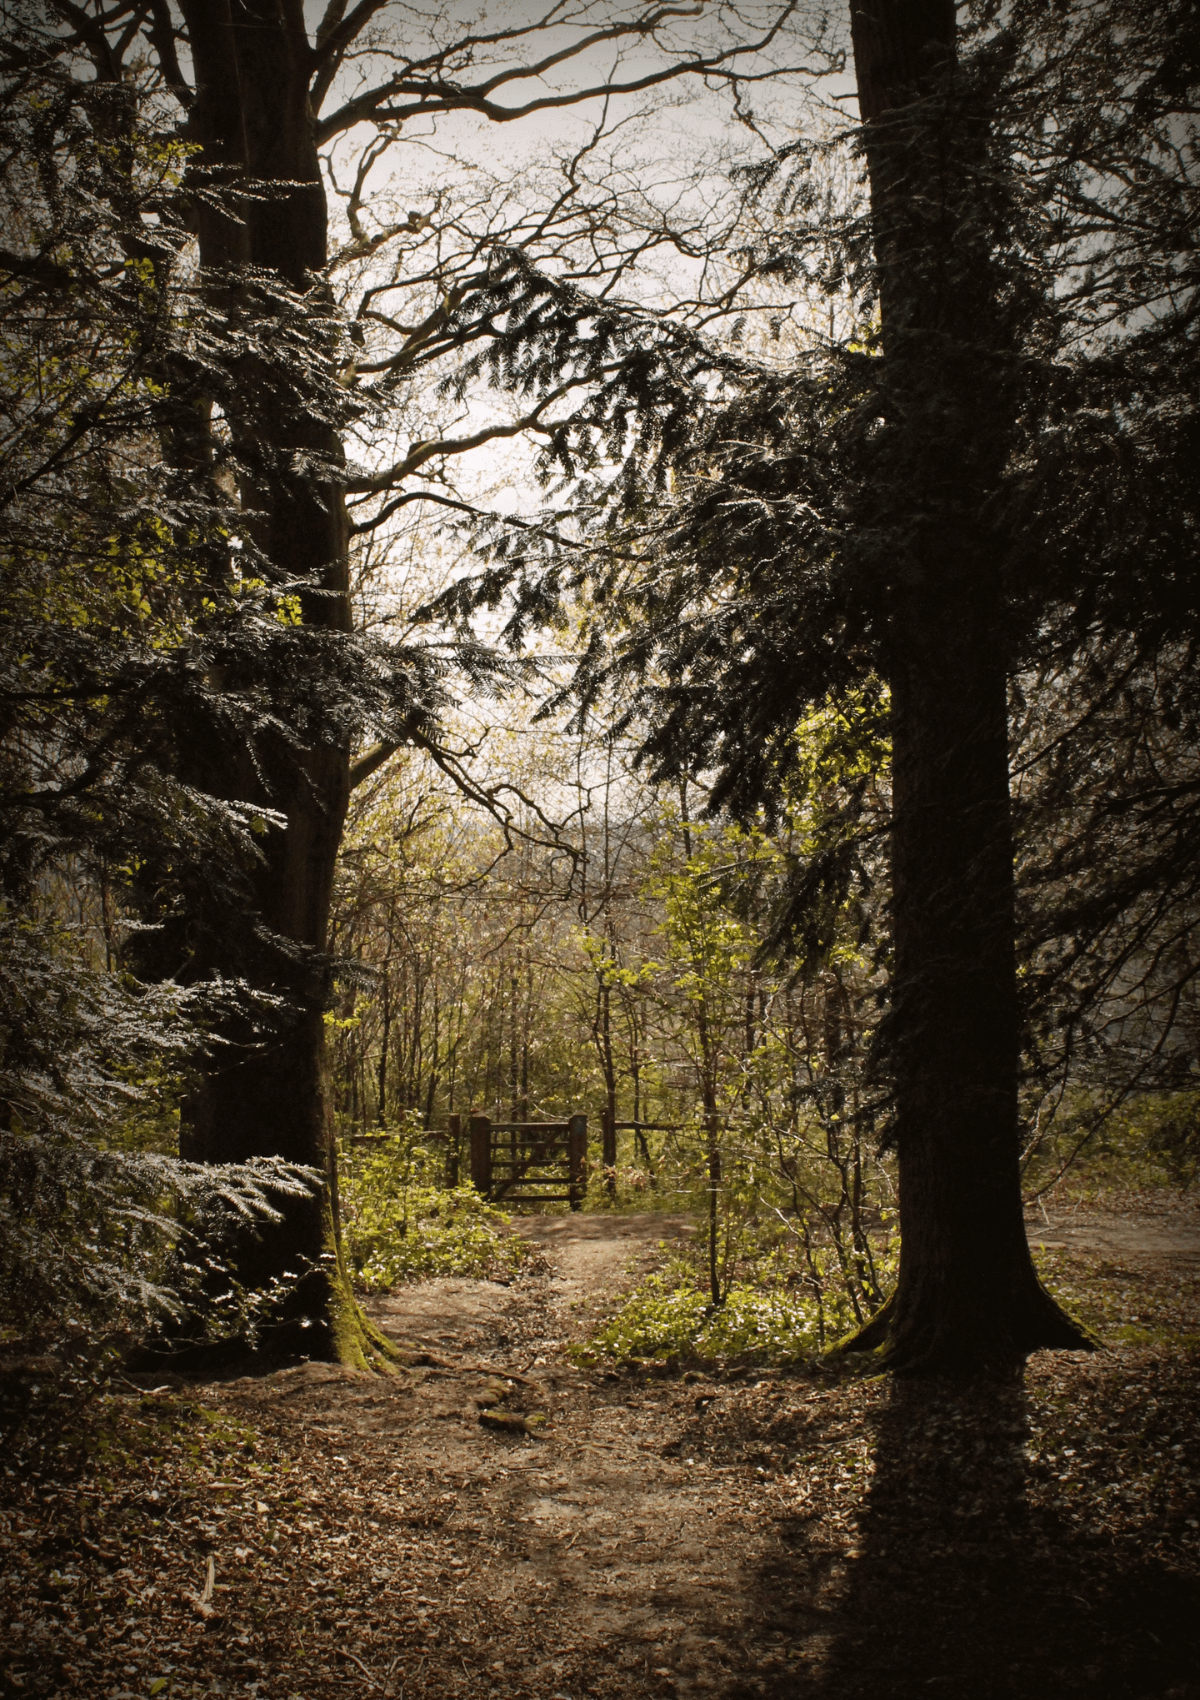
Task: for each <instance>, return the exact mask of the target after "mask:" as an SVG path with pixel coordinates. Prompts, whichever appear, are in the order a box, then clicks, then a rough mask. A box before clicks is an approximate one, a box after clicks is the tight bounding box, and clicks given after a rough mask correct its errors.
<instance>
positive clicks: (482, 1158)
mask: <svg viewBox="0 0 1200 1700" xmlns="http://www.w3.org/2000/svg"><path fill="white" fill-rule="evenodd" d="M471 1184H472V1186H475V1187H478V1189H479V1191H480V1192H482V1193H484V1194H485V1195H486V1194H487V1193H489V1192H491V1190H492V1122H491V1117H490V1116H481V1115H473V1116H472V1117H471Z"/></svg>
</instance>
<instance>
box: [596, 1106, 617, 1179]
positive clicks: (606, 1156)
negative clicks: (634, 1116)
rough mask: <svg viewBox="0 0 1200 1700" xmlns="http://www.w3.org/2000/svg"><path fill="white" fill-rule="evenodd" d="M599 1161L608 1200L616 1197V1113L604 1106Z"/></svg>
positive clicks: (609, 1107)
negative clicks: (601, 1165)
mask: <svg viewBox="0 0 1200 1700" xmlns="http://www.w3.org/2000/svg"><path fill="white" fill-rule="evenodd" d="M600 1145H601V1161H602V1162H603V1164H604V1190H605V1192H607V1194H608V1196H609V1197H610V1198H615V1197H616V1196H617V1173H616V1170H617V1112H616V1111H615V1110H614V1109H613V1108H612V1107H611V1106H608V1105H606V1106H605V1109H604V1113H603V1116H602V1118H601V1122H600Z"/></svg>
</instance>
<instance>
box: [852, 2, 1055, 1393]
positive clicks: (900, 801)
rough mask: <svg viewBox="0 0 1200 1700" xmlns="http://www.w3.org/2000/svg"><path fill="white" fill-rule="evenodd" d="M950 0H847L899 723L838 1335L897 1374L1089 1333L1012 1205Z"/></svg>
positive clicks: (994, 800)
mask: <svg viewBox="0 0 1200 1700" xmlns="http://www.w3.org/2000/svg"><path fill="white" fill-rule="evenodd" d="M954 12H955V8H954V4H953V0H852V29H853V40H854V53H855V63H856V68H857V77H858V88H859V103H860V110H861V115H862V119H863V121H864V123H865V125H866V126H867V129H866V145H867V163H868V171H869V180H870V190H871V212H872V223H873V227H874V236H875V244H876V259H877V264H878V267H879V274H880V301H881V315H882V322H881V331H882V342H883V354H882V391H883V395H884V398H885V399H884V403H883V407H884V415H885V424H884V426H883V429H882V431H881V432H880V435H879V439H878V447H877V450H876V452H875V456H874V460H873V465H872V477H871V494H870V498H869V500H870V504H871V508H872V511H871V513H870V514H869V515H868V516H867V518H868V524H869V525H870V526H872V527H874V529H875V532H876V535H877V536H879V537H882V538H885V539H886V540H887V541H886V548H885V549H884V550H882V551H881V552H880V565H879V570H880V571H881V572H883V571H886V572H887V573H888V575H889V579H890V582H889V583H888V585H887V589H886V593H885V594H886V595H887V597H888V607H889V659H888V671H889V684H890V687H891V692H892V740H893V809H894V817H893V832H892V861H893V885H894V895H893V915H894V928H895V965H894V974H893V999H894V1003H893V1011H892V1039H893V1053H892V1054H893V1058H894V1070H895V1084H896V1100H897V1124H896V1125H897V1133H896V1141H897V1155H898V1161H899V1171H900V1218H901V1254H900V1275H899V1281H898V1285H897V1288H896V1292H895V1294H894V1295H893V1297H892V1299H891V1301H890V1302H889V1304H888V1305H887V1306H886V1307H885V1309H884V1310H883V1311H882V1312H880V1314H879V1315H878V1316H877V1317H876V1318H875V1319H874V1321H873V1322H872V1323H870V1324H868V1326H867V1328H866V1329H865V1330H863V1331H861V1332H860V1333H859V1334H858V1335H857V1336H856V1337H854V1338H853V1339H852V1340H851V1341H849V1342H847V1345H848V1346H850V1347H852V1348H855V1349H862V1348H864V1347H867V1346H875V1347H881V1348H882V1350H883V1354H884V1358H885V1361H886V1362H888V1363H890V1364H891V1365H892V1366H894V1367H895V1368H897V1369H901V1370H909V1371H918V1370H921V1371H941V1370H955V1369H974V1368H979V1367H983V1366H986V1365H989V1364H995V1365H1004V1364H1011V1363H1012V1362H1013V1361H1016V1360H1019V1359H1020V1358H1021V1357H1023V1356H1024V1354H1026V1353H1027V1352H1029V1351H1031V1350H1032V1349H1034V1348H1036V1347H1040V1346H1082V1345H1085V1344H1087V1341H1086V1338H1085V1336H1084V1335H1082V1334H1081V1332H1080V1331H1079V1330H1078V1329H1077V1328H1076V1327H1075V1326H1074V1324H1073V1323H1072V1322H1071V1321H1070V1320H1069V1318H1068V1317H1066V1316H1065V1315H1064V1314H1063V1312H1062V1311H1060V1310H1059V1308H1058V1307H1057V1305H1056V1304H1055V1303H1054V1302H1053V1300H1052V1299H1051V1298H1050V1297H1049V1295H1048V1294H1047V1293H1046V1292H1045V1291H1044V1289H1043V1288H1042V1287H1041V1285H1040V1284H1039V1282H1038V1279H1037V1275H1036V1273H1035V1271H1034V1268H1033V1264H1032V1261H1031V1259H1030V1255H1029V1247H1028V1243H1027V1241H1026V1236H1025V1226H1024V1220H1023V1212H1022V1207H1021V1191H1020V1176H1019V1149H1018V1104H1017V1071H1018V1059H1019V1047H1020V1035H1019V1011H1018V999H1017V986H1016V963H1015V955H1014V914H1013V909H1014V905H1013V846H1012V831H1011V824H1010V808H1009V785H1008V711H1007V660H1008V657H1007V644H1006V641H1005V613H1004V601H1003V593H1002V585H1001V572H1000V561H999V550H998V548H997V544H996V541H995V539H994V537H993V536H992V535H991V534H990V532H989V528H988V525H987V523H986V520H985V517H984V511H983V510H984V505H985V501H986V498H987V496H988V494H989V493H990V492H992V491H994V490H995V488H996V484H997V481H998V479H999V477H1000V474H1001V472H1002V469H1003V464H1004V457H1005V454H1006V451H1007V445H1008V440H1009V431H1010V427H1011V411H1010V404H1009V401H1008V396H1009V393H1010V372H1009V366H1008V355H1009V352H1010V342H1011V338H1012V336H1013V334H1014V333H1013V329H1012V326H1011V323H1010V322H1007V317H1006V309H1005V308H1004V307H1003V306H1002V305H1001V298H1000V292H999V289H998V287H997V283H996V279H995V276H994V265H993V256H992V240H993V236H992V232H993V228H994V227H993V226H992V224H991V223H990V222H989V213H990V209H987V208H986V207H985V206H984V204H983V197H982V195H981V183H982V182H983V181H984V178H983V174H982V173H980V172H978V170H977V169H976V168H977V167H978V166H979V165H981V164H982V162H983V161H982V155H983V150H984V148H985V147H986V145H987V129H986V125H987V114H986V109H985V103H983V102H981V101H980V99H979V97H978V96H977V94H976V93H975V92H974V91H973V90H972V89H970V88H969V87H967V86H966V84H965V79H964V78H963V77H962V74H961V73H960V72H959V70H958V67H957V65H956V55H955V21H954Z"/></svg>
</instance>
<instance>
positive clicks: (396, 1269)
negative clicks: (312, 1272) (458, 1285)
mask: <svg viewBox="0 0 1200 1700" xmlns="http://www.w3.org/2000/svg"><path fill="white" fill-rule="evenodd" d="M343 1161H344V1163H345V1168H344V1170H343V1175H342V1179H341V1182H340V1190H341V1202H342V1220H343V1232H344V1235H345V1240H346V1249H347V1252H348V1255H349V1258H350V1264H351V1268H352V1270H353V1272H354V1276H355V1279H356V1281H357V1282H358V1283H359V1284H360V1285H361V1286H362V1287H364V1288H366V1289H367V1290H368V1291H377V1290H379V1289H380V1288H384V1287H393V1286H395V1285H396V1283H397V1282H399V1281H415V1280H419V1279H421V1278H422V1277H424V1276H429V1275H476V1276H487V1277H491V1278H493V1279H495V1278H501V1279H504V1278H511V1277H512V1276H513V1275H514V1274H516V1272H517V1270H518V1269H519V1268H520V1267H521V1265H522V1263H523V1262H525V1260H526V1259H527V1258H528V1256H529V1252H530V1247H529V1246H528V1244H527V1243H526V1242H525V1241H523V1240H521V1239H518V1238H517V1237H516V1236H515V1235H513V1234H510V1233H509V1232H507V1228H508V1222H509V1218H508V1217H507V1216H506V1215H505V1214H504V1212H503V1211H502V1210H499V1209H497V1208H496V1206H495V1205H494V1204H489V1203H488V1201H487V1200H486V1199H485V1198H484V1197H483V1196H482V1195H481V1194H480V1193H478V1192H476V1190H475V1188H474V1187H473V1186H455V1187H447V1186H444V1185H440V1184H439V1177H438V1169H439V1168H440V1166H441V1156H440V1154H439V1153H437V1152H436V1151H435V1150H434V1149H433V1148H432V1146H431V1145H430V1144H428V1143H426V1142H423V1140H422V1136H421V1131H420V1129H419V1127H418V1126H417V1125H416V1122H415V1119H412V1120H409V1121H408V1122H406V1123H404V1124H403V1125H402V1126H401V1127H400V1128H399V1129H396V1130H394V1131H392V1132H391V1133H389V1134H388V1135H387V1136H385V1137H383V1138H381V1139H380V1140H378V1141H377V1142H375V1143H372V1144H371V1145H369V1146H351V1148H350V1151H349V1153H348V1154H347V1155H346V1156H345V1158H344V1159H343Z"/></svg>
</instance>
